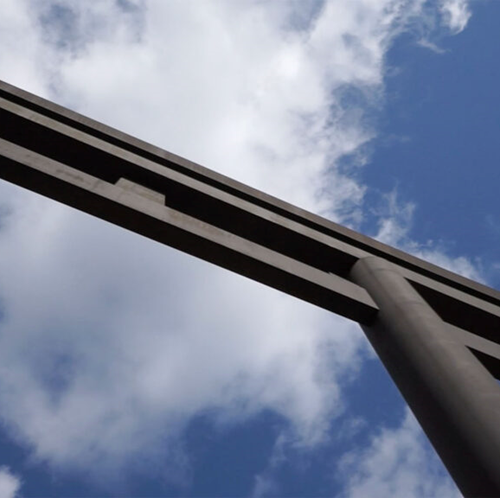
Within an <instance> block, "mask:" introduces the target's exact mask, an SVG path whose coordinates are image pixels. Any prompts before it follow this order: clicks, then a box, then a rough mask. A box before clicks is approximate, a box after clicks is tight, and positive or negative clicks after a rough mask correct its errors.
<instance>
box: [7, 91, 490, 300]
mask: <svg viewBox="0 0 500 498" xmlns="http://www.w3.org/2000/svg"><path fill="white" fill-rule="evenodd" d="M0 96H3V97H4V98H5V99H7V100H10V101H12V102H15V103H17V104H20V105H21V106H23V107H26V108H27V109H30V110H32V111H36V112H37V113H40V114H45V115H46V116H48V117H51V118H53V119H55V120H56V121H58V122H60V123H63V124H66V125H69V126H70V127H72V128H74V129H78V130H80V131H83V132H85V133H87V134H89V135H92V136H93V137H95V138H100V139H103V140H104V141H106V142H108V143H110V144H114V145H117V146H118V147H120V148H122V149H124V150H127V151H130V152H133V153H135V154H138V155H140V156H142V157H145V158H149V159H151V160H152V161H153V162H156V163H158V164H161V165H163V166H164V167H167V168H169V169H170V170H173V171H174V170H175V171H179V172H181V173H183V174H185V175H187V176H190V177H192V178H196V179H198V180H200V181H201V182H203V183H204V184H206V185H211V186H214V187H215V188H217V189H218V190H220V191H224V192H228V193H231V194H232V195H234V196H236V197H238V198H240V199H244V200H247V201H249V202H251V203H252V204H253V205H254V206H260V207H263V208H265V209H267V210H268V211H270V212H273V213H276V214H279V215H280V216H282V217H284V218H287V219H288V220H293V221H295V222H297V223H299V224H301V225H303V226H304V227H308V228H311V229H313V230H315V231H316V232H319V233H323V234H325V235H327V236H329V237H331V238H333V239H335V240H336V241H342V242H344V243H347V244H348V245H349V246H350V247H351V248H352V250H354V249H357V250H361V251H364V252H367V253H369V254H373V255H378V256H380V257H383V258H384V259H387V260H389V261H392V262H394V263H396V264H397V265H398V266H400V267H402V268H406V269H408V270H411V271H413V272H415V273H417V274H419V275H422V276H426V277H428V278H430V279H431V280H432V281H434V282H441V283H443V284H446V285H447V286H449V287H451V288H456V289H459V290H461V291H463V292H465V293H467V294H468V295H471V296H476V297H478V298H479V299H481V300H484V301H488V302H491V303H493V304H495V305H499V304H500V293H499V292H498V291H497V290H494V289H490V288H488V287H486V286H484V285H482V284H479V283H477V282H473V281H471V280H469V279H466V278H464V277H461V276H459V275H455V274H453V273H451V272H449V271H447V270H444V269H442V268H439V267H437V266H435V265H432V264H430V263H427V262H425V261H422V260H419V259H418V258H415V257H413V256H411V255H409V254H405V253H403V252H402V251H399V250H397V249H394V248H391V247H389V246H386V245H384V244H382V243H380V242H377V241H375V240H373V239H370V238H369V237H366V236H364V235H362V234H358V233H356V232H354V231H352V230H349V229H348V228H345V227H342V226H340V225H337V224H335V223H333V222H331V221H329V220H326V219H324V218H321V217H319V216H316V215H313V214H312V213H308V212H306V211H304V210H301V209H299V208H297V207H295V206H292V205H290V204H288V203H286V202H283V201H280V200H278V199H276V198H274V197H272V196H269V195H267V194H264V193H262V192H259V191H257V190H255V189H252V188H250V187H247V186H245V185H243V184H241V183H239V182H236V181H234V180H231V179H229V178H227V177H225V176H223V175H220V174H218V173H215V172H212V171H210V170H208V169H206V168H203V167H202V166H200V165H197V164H195V163H192V162H191V161H188V160H186V159H183V158H180V157H178V156H176V155H174V154H171V153H168V152H166V151H164V150H162V149H160V148H158V147H154V146H152V145H150V144H147V143H145V142H143V141H141V140H138V139H136V138H134V137H131V136H130V135H127V134H125V133H122V132H119V131H117V130H114V129H113V128H111V127H108V126H105V125H103V124H100V123H97V122H96V121H93V120H91V119H89V118H86V117H84V116H82V115H80V114H78V113H75V112H72V111H70V110H68V109H65V108H63V107H61V106H58V105H56V104H54V103H51V102H49V101H47V100H45V99H42V98H40V97H37V96H34V95H32V94H30V93H28V92H25V91H23V90H20V89H18V88H15V87H13V86H11V85H9V84H7V83H4V82H0ZM4 138H5V137H4ZM132 180H134V181H137V179H134V178H132ZM139 183H140V182H139Z"/></svg>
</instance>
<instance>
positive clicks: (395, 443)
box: [338, 409, 461, 498]
mask: <svg viewBox="0 0 500 498" xmlns="http://www.w3.org/2000/svg"><path fill="white" fill-rule="evenodd" d="M338 472H339V476H342V479H344V480H345V482H346V489H345V492H344V493H343V494H342V496H344V497H345V498H358V497H359V498H363V497H365V496H371V497H373V498H379V497H380V498H383V497H387V496H394V497H396V496H404V497H407V498H424V497H427V498H431V497H434V496H439V497H442V498H459V497H460V496H461V494H460V493H459V491H458V490H457V488H456V487H455V485H454V484H453V482H452V481H451V480H450V479H449V478H447V477H446V472H445V471H444V469H443V468H442V466H441V463H440V462H439V461H438V460H437V457H436V455H435V453H434V451H433V450H432V449H431V448H430V446H429V444H428V442H427V441H426V440H425V439H424V438H423V436H422V433H421V431H420V429H419V427H418V425H417V422H416V420H415V419H414V417H413V415H412V414H411V413H410V411H409V410H408V409H407V411H406V416H405V418H404V420H403V422H402V424H401V426H400V427H397V428H396V429H382V430H380V431H379V432H378V434H376V435H375V436H374V437H373V438H372V440H371V443H370V444H369V446H368V447H367V448H360V449H356V450H353V451H352V452H350V453H348V454H346V455H345V456H344V457H343V460H342V461H341V462H340V464H339V467H338Z"/></svg>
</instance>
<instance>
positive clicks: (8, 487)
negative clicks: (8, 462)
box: [0, 467, 21, 498]
mask: <svg viewBox="0 0 500 498" xmlns="http://www.w3.org/2000/svg"><path fill="white" fill-rule="evenodd" d="M20 488H21V480H20V479H19V477H17V476H15V475H14V474H12V473H11V471H10V470H9V469H8V468H7V467H0V498H16V496H19V495H18V491H19V489H20Z"/></svg>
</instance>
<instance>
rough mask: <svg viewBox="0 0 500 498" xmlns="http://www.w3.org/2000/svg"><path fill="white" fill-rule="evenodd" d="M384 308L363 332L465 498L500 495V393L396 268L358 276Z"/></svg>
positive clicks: (362, 264) (381, 266) (374, 266)
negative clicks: (469, 497) (467, 497)
mask: <svg viewBox="0 0 500 498" xmlns="http://www.w3.org/2000/svg"><path fill="white" fill-rule="evenodd" d="M351 278H352V280H353V281H354V282H355V283H357V284H359V285H361V286H363V287H364V288H365V289H366V290H367V291H368V293H369V294H370V295H371V297H372V298H373V300H374V301H375V302H376V303H377V305H378V306H379V308H380V311H379V312H378V315H377V317H376V318H375V320H374V321H373V323H372V324H371V325H369V326H363V329H364V331H365V333H366V335H367V337H368V339H369V340H370V342H371V344H372V345H373V347H374V348H375V350H376V352H377V353H378V355H379V357H380V359H381V360H382V362H383V364H384V365H385V367H386V369H387V370H388V372H389V374H390V375H391V376H392V378H393V380H394V382H395V383H396V385H397V386H398V388H399V390H400V392H401V394H402V395H403V397H404V398H405V399H406V401H407V403H408V405H409V406H410V408H411V410H412V411H413V413H414V414H415V416H416V418H417V419H418V421H419V423H420V425H421V426H422V428H423V430H424V431H425V433H426V434H427V436H428V437H429V439H430V441H431V443H432V445H433V446H434V448H435V449H436V451H437V452H438V454H439V456H440V457H441V459H442V461H443V463H444V464H445V466H446V467H447V469H448V471H449V472H450V474H451V476H452V478H453V479H454V480H455V482H456V484H457V485H458V487H459V488H460V490H461V491H462V493H463V494H464V495H465V496H471V497H472V496H477V497H479V496H480V497H486V496H500V458H499V456H500V386H499V385H498V384H497V382H496V380H495V379H494V378H493V377H492V376H491V375H490V373H489V372H488V371H487V370H486V369H485V367H484V366H483V365H482V364H481V363H480V362H479V360H478V359H477V358H476V357H475V356H474V355H473V354H472V353H471V352H470V351H469V350H468V348H467V347H466V346H464V345H463V344H461V343H459V342H457V341H455V339H454V338H453V337H452V334H450V331H449V329H448V328H447V326H446V324H445V323H444V322H443V321H442V320H441V318H440V317H439V316H438V315H437V314H436V313H435V312H434V310H433V309H432V308H431V307H430V306H429V305H428V304H427V302H426V301H425V300H424V299H423V298H422V297H421V296H420V295H419V294H418V292H417V291H416V290H415V289H414V288H413V287H412V285H411V284H410V283H409V282H408V281H407V280H406V279H405V278H404V277H402V276H401V275H400V274H399V273H398V271H397V268H396V267H395V266H394V265H392V264H391V263H389V262H387V261H385V260H383V259H380V258H377V257H367V258H365V259H361V260H359V261H358V262H357V263H356V265H355V266H354V267H353V269H352V271H351Z"/></svg>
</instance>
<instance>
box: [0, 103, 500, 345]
mask: <svg viewBox="0 0 500 498" xmlns="http://www.w3.org/2000/svg"><path fill="white" fill-rule="evenodd" d="M69 112H70V111H68V113H69ZM2 113H3V114H2ZM0 115H1V116H2V119H3V124H4V126H5V127H4V129H3V130H2V135H4V137H5V136H6V137H8V138H9V139H12V140H13V141H17V143H18V144H20V145H22V146H24V147H25V148H28V149H31V150H33V151H35V152H39V153H40V154H42V155H45V156H47V157H51V158H52V159H54V160H56V161H58V162H62V163H66V164H68V165H70V166H71V167H72V168H74V169H75V170H80V171H82V172H84V173H87V174H91V175H92V176H95V177H98V178H100V179H101V180H105V181H107V182H108V183H116V182H118V181H120V179H121V178H124V179H126V180H127V181H131V182H132V183H134V184H137V185H141V186H142V187H143V188H145V189H147V190H149V191H154V192H157V193H158V195H159V196H164V198H165V202H166V204H167V205H168V206H169V207H170V208H172V209H174V210H176V211H180V212H183V213H184V214H187V215H189V216H191V217H193V218H197V219H200V220H202V221H204V222H206V223H208V224H210V225H212V226H217V227H218V228H221V229H223V230H225V231H228V232H231V233H233V234H235V235H237V236H239V237H242V238H244V239H247V240H251V241H252V242H254V243H256V244H258V245H261V246H264V247H267V248H268V249H270V250H272V251H276V252H279V253H280V254H283V255H284V256H287V257H290V258H292V259H295V260H297V261H300V262H302V263H304V264H306V265H308V266H311V267H313V268H316V269H318V270H321V271H325V272H328V273H332V274H335V275H337V276H340V277H341V278H344V279H345V278H348V273H349V270H350V268H351V267H352V266H353V265H354V263H355V262H356V261H357V260H358V259H359V258H364V257H366V256H368V255H369V254H370V253H368V252H366V251H364V250H362V249H360V248H359V247H357V246H353V245H350V244H348V243H347V242H345V241H344V240H338V239H336V238H334V237H333V236H331V234H330V235H327V234H325V233H323V232H320V231H317V230H315V229H313V228H311V227H310V226H307V225H304V224H301V223H299V222H297V221H295V220H294V219H290V218H289V217H287V216H284V215H281V214H278V213H276V212H275V211H271V210H268V209H266V208H264V207H262V206H260V205H256V204H255V203H253V202H251V201H250V200H248V198H247V197H245V198H241V197H237V196H236V195H233V194H232V193H229V192H228V191H225V190H221V189H218V188H216V187H215V186H214V185H212V184H206V183H203V182H202V181H200V180H199V179H196V178H193V177H191V176H188V175H186V174H184V173H181V172H179V171H177V170H175V169H170V168H166V167H165V165H163V164H160V163H158V162H154V161H152V160H151V159H149V158H147V157H143V156H141V155H139V154H137V153H135V152H131V151H130V150H126V149H124V148H121V147H119V146H118V145H116V144H115V143H112V142H107V141H106V140H105V139H104V138H99V137H96V136H94V135H91V134H88V133H87V132H85V131H83V130H82V129H79V128H73V127H71V126H70V125H69V124H67V123H64V122H63V123H61V122H59V121H57V120H55V119H54V118H53V117H51V116H46V115H43V114H40V113H38V112H35V111H34V110H33V109H29V108H25V107H23V106H22V105H21V104H18V103H16V102H10V101H9V100H6V99H5V98H0ZM2 175H5V173H2V171H0V177H2ZM27 175H28V173H27V172H26V171H25V172H24V173H23V175H22V176H21V177H19V178H18V180H17V183H18V184H19V185H21V186H22V185H23V184H24V183H25V182H26V181H28V177H27ZM3 177H4V178H6V177H5V176H3ZM11 178H12V177H11ZM34 190H36V189H35V188H34ZM46 195H49V196H51V193H50V192H46ZM262 196H263V197H265V195H264V194H262ZM391 251H392V250H391ZM394 251H395V250H394ZM390 254H391V252H390V251H389V249H388V250H387V251H386V256H387V255H390ZM401 271H402V272H403V274H404V275H405V276H406V277H407V278H409V279H410V280H411V281H412V282H413V283H415V284H416V285H417V286H418V289H419V292H421V293H422V295H423V296H424V297H425V299H426V300H427V301H428V302H429V303H431V305H432V306H433V307H434V308H435V310H436V312H437V313H438V314H439V315H440V316H441V317H442V318H443V319H445V321H448V322H450V323H452V324H453V325H456V326H460V327H462V328H466V329H468V330H469V331H471V332H474V333H477V334H478V335H481V336H483V337H485V338H487V339H489V340H493V341H500V337H499V336H500V333H499V331H500V306H499V304H500V300H499V301H498V302H495V303H492V302H491V300H484V299H480V298H479V297H476V296H474V295H471V294H469V293H468V292H465V291H464V290H459V289H457V288H456V287H450V285H447V284H444V283H442V282H440V281H438V280H435V279H433V278H431V277H430V276H428V275H427V274H422V273H416V272H414V271H412V270H409V269H408V268H406V267H401ZM464 324H466V325H464Z"/></svg>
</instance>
